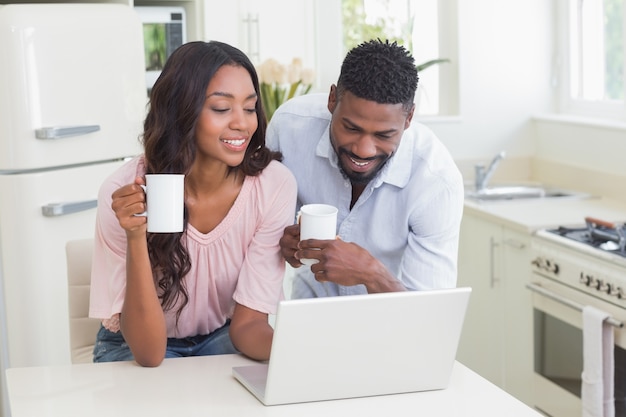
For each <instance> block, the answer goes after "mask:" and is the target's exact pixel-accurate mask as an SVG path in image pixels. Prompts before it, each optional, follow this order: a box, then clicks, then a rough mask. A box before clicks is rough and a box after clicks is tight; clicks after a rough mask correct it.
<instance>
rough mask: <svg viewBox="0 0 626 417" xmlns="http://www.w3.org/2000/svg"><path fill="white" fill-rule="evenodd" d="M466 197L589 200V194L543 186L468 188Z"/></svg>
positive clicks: (483, 198)
mask: <svg viewBox="0 0 626 417" xmlns="http://www.w3.org/2000/svg"><path fill="white" fill-rule="evenodd" d="M465 197H466V198H469V199H471V200H475V201H509V200H524V199H525V200H528V199H546V198H549V199H552V198H575V199H583V198H588V197H589V194H586V193H581V192H577V191H570V190H563V189H560V188H554V187H547V186H542V185H519V184H514V185H510V184H507V185H493V186H489V187H486V188H483V189H482V190H479V191H476V190H475V189H474V188H473V187H470V188H466V192H465Z"/></svg>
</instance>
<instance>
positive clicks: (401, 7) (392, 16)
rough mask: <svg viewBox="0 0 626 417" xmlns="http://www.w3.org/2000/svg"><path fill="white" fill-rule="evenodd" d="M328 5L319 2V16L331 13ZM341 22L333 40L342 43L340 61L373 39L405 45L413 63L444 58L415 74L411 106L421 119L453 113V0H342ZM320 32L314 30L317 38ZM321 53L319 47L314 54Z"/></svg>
mask: <svg viewBox="0 0 626 417" xmlns="http://www.w3.org/2000/svg"><path fill="white" fill-rule="evenodd" d="M332 3H334V1H332V2H331V1H328V0H326V1H320V2H319V3H318V13H319V15H320V16H327V17H328V16H331V15H332V14H333V13H335V12H336V9H334V7H335V6H334V5H333V4H332ZM340 22H341V24H340V26H341V29H340V30H339V31H337V32H336V33H335V34H334V36H335V37H337V38H339V39H341V48H340V49H341V51H340V55H341V59H343V57H344V56H345V54H346V53H347V52H348V50H350V49H351V48H352V47H354V46H356V45H357V44H359V43H361V42H363V41H367V40H370V39H376V38H381V39H389V40H392V41H394V40H395V41H397V42H398V43H399V44H402V45H404V46H405V47H407V49H409V50H410V51H411V52H412V53H413V56H414V57H415V61H416V64H422V63H424V62H427V61H430V60H433V59H439V58H442V59H447V60H448V61H449V62H444V63H440V64H437V65H433V66H430V67H428V68H426V69H424V70H423V71H420V81H419V85H418V91H417V94H416V105H417V108H418V113H419V114H420V115H426V116H450V115H458V113H459V88H458V85H459V82H458V49H457V46H458V36H457V34H458V32H457V27H458V25H457V0H342V2H341V21H340ZM325 27H326V29H325V30H324V33H325V35H324V36H326V37H327V38H328V25H326V26H325ZM321 33H322V30H318V37H319V36H320V34H321ZM331 44H332V43H331ZM320 45H322V44H321V43H320ZM323 45H325V47H327V46H328V43H324V44H323ZM330 52H331V53H332V52H333V51H332V49H331V51H330ZM324 53H325V52H324V51H323V50H322V49H321V48H320V50H319V51H318V54H319V55H323V54H324ZM323 61H324V59H322V62H323ZM335 81H336V80H333V82H335Z"/></svg>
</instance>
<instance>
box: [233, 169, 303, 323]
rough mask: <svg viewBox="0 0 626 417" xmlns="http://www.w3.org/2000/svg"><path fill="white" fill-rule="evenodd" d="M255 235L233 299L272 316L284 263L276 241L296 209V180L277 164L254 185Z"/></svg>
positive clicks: (277, 299) (279, 297) (280, 295)
mask: <svg viewBox="0 0 626 417" xmlns="http://www.w3.org/2000/svg"><path fill="white" fill-rule="evenodd" d="M258 187H259V188H258V194H257V196H258V210H259V213H260V216H259V219H260V220H259V224H258V227H257V231H256V233H255V235H254V237H253V239H252V241H251V242H250V245H249V246H248V250H247V253H246V257H245V261H244V265H243V267H242V270H241V274H240V277H239V281H238V283H237V287H236V289H235V292H234V294H233V299H234V300H235V301H236V302H237V303H239V304H242V305H245V306H246V307H249V308H252V309H254V310H257V311H261V312H263V313H268V314H275V312H276V307H277V304H278V301H279V300H280V299H281V298H282V297H283V292H282V289H283V278H284V275H285V260H284V258H283V256H282V254H281V251H280V244H279V241H280V238H281V237H282V235H283V233H284V229H285V227H287V226H288V225H290V224H292V223H293V218H294V215H295V206H296V189H297V188H296V180H295V178H294V176H293V175H292V174H291V172H290V171H289V170H288V169H287V168H286V167H285V166H284V165H282V164H280V163H279V162H272V163H271V164H270V165H269V166H268V167H267V168H266V169H265V170H264V171H263V173H262V174H261V175H260V177H259V181H258Z"/></svg>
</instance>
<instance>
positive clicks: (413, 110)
mask: <svg viewBox="0 0 626 417" xmlns="http://www.w3.org/2000/svg"><path fill="white" fill-rule="evenodd" d="M414 113H415V103H413V107H411V110H409V114H408V115H407V116H406V120H405V121H404V129H405V130H406V129H408V128H409V126H411V120H413V114H414Z"/></svg>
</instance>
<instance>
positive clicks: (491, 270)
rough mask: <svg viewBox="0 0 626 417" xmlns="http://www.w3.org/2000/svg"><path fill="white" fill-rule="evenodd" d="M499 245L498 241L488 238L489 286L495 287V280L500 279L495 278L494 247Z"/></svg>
mask: <svg viewBox="0 0 626 417" xmlns="http://www.w3.org/2000/svg"><path fill="white" fill-rule="evenodd" d="M498 246H500V244H499V243H498V242H496V240H495V239H494V238H493V236H492V237H490V238H489V262H490V263H489V275H490V277H489V286H490V287H491V288H493V287H495V285H496V282H498V281H500V279H499V278H496V265H495V263H496V256H495V255H496V248H497V247H498Z"/></svg>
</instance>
